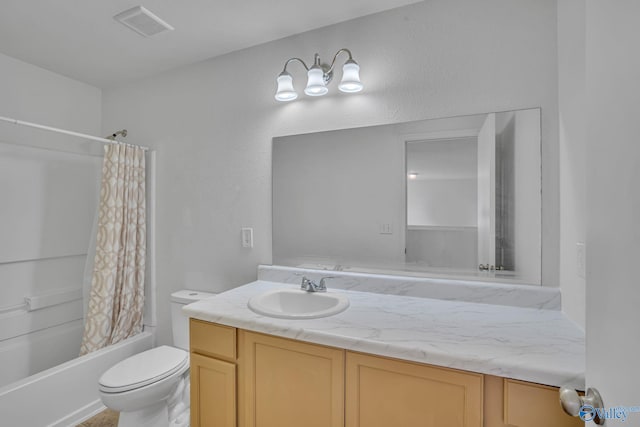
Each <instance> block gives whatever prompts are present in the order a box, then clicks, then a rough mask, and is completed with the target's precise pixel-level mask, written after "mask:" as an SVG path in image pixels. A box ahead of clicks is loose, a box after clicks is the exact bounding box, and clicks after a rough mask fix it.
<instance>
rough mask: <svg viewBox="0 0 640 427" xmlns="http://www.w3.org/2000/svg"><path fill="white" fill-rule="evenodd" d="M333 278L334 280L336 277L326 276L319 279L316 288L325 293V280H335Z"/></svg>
mask: <svg viewBox="0 0 640 427" xmlns="http://www.w3.org/2000/svg"><path fill="white" fill-rule="evenodd" d="M335 278H336V276H326V277H323V278H322V279H320V283H318V287H319V288H320V289H322V290H325V291H326V290H327V285H326V284H325V282H324V281H325V279H335Z"/></svg>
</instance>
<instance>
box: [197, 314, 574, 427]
mask: <svg viewBox="0 0 640 427" xmlns="http://www.w3.org/2000/svg"><path fill="white" fill-rule="evenodd" d="M190 334H191V337H190V339H191V425H192V426H193V427H301V426H304V427H390V426H394V427H405V426H406V427H540V426H544V427H578V426H582V425H583V423H582V422H581V421H580V420H579V419H578V418H571V417H569V416H567V415H565V414H564V413H563V412H562V410H561V409H560V405H559V403H558V389H557V388H556V387H549V386H543V385H539V384H533V383H528V382H524V381H517V380H511V379H506V378H500V377H495V376H491V375H483V374H477V373H473V372H467V371H459V370H455V369H448V368H442V367H437V366H432V365H426V364H421V363H415V362H408V361H403V360H398V359H392V358H387V357H381V356H374V355H369V354H363V353H357V352H352V351H346V350H343V349H339V348H334V347H327V346H323V345H317V344H310V343H304V342H301V341H296V340H291V339H286V338H280V337H275V336H271V335H265V334H261V333H255V332H250V331H246V330H241V329H236V328H231V327H228V326H222V325H218V324H214V323H208V322H203V321H200V320H195V319H191V321H190Z"/></svg>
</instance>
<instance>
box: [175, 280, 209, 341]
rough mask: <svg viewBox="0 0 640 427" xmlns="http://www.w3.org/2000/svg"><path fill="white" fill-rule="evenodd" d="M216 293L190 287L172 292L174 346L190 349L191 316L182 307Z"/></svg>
mask: <svg viewBox="0 0 640 427" xmlns="http://www.w3.org/2000/svg"><path fill="white" fill-rule="evenodd" d="M214 295H216V294H214V293H211V292H201V291H191V290H189V289H183V290H181V291H178V292H174V293H172V294H171V327H172V329H173V345H174V347H178V348H181V349H183V350H187V351H189V318H188V317H187V316H185V315H184V314H183V313H182V307H184V306H185V305H187V304H191V303H192V302H196V301H200V300H201V299H205V298H209V297H212V296H214Z"/></svg>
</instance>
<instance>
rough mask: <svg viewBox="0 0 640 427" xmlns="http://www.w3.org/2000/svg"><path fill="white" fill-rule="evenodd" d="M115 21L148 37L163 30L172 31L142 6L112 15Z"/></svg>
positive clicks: (170, 27)
mask: <svg viewBox="0 0 640 427" xmlns="http://www.w3.org/2000/svg"><path fill="white" fill-rule="evenodd" d="M113 19H115V20H116V21H118V22H120V23H122V24H123V25H126V26H127V27H129V28H131V29H132V30H133V31H135V32H136V33H138V34H140V35H142V36H145V37H150V36H153V35H156V34H158V33H162V32H164V31H172V30H173V27H172V26H171V25H169V24H167V23H166V22H165V21H163V20H162V19H160V18H158V17H157V16H156V15H154V14H153V13H151V12H150V11H149V10H147V9H145V8H144V7H142V6H136V7H134V8H131V9H128V10H125V11H124V12H121V13H119V14H117V15H116V16H114V17H113Z"/></svg>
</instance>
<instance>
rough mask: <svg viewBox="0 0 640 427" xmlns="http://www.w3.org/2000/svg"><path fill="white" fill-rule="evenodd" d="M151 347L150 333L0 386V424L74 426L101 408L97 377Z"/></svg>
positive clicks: (40, 426)
mask: <svg viewBox="0 0 640 427" xmlns="http://www.w3.org/2000/svg"><path fill="white" fill-rule="evenodd" d="M152 346H153V335H152V334H151V332H142V333H141V334H138V335H136V336H135V337H132V338H129V339H127V340H125V341H122V342H120V343H118V344H114V345H112V346H109V347H107V348H104V349H101V350H98V351H96V352H93V353H90V354H87V355H84V356H82V357H78V358H76V359H73V360H70V361H68V362H65V363H63V364H61V365H58V366H56V367H53V368H50V369H47V370H45V371H42V372H40V373H37V374H35V375H32V376H30V377H28V378H25V379H22V380H19V381H16V382H14V383H11V384H9V385H6V386H4V387H2V388H0V414H2V420H1V421H0V423H1V424H2V425H6V426H29V427H45V426H52V427H67V426H75V425H76V424H78V423H80V422H82V421H84V420H85V419H87V418H89V417H90V416H92V415H93V414H95V413H97V412H99V411H101V410H102V409H104V406H103V405H102V402H101V401H100V397H99V395H98V378H99V377H100V375H102V373H103V372H104V371H106V370H107V369H108V368H110V367H111V366H113V365H114V364H115V363H117V362H119V361H120V360H123V359H125V358H127V357H129V356H131V355H133V354H136V353H139V352H141V351H145V350H148V349H150V348H151V347H152Z"/></svg>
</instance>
